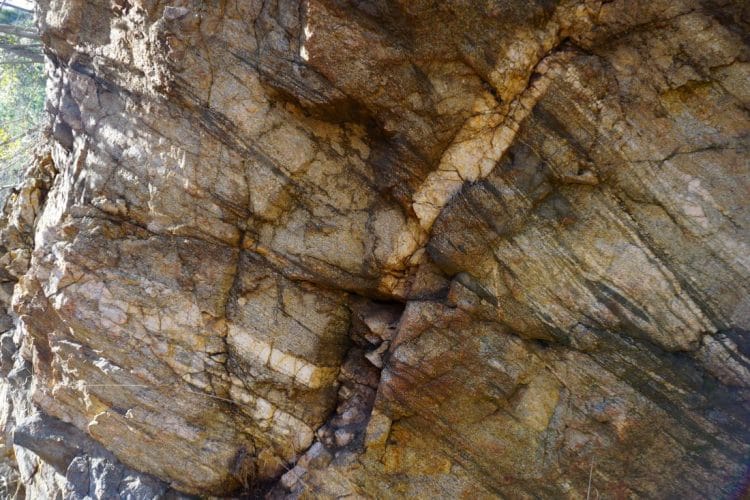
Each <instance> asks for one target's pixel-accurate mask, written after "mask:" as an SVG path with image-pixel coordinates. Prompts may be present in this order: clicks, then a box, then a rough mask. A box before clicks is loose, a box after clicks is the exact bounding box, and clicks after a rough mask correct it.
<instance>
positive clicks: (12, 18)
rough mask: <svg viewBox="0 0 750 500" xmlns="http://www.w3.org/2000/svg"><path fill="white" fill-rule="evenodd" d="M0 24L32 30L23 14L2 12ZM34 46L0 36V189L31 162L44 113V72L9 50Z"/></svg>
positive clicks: (7, 36)
mask: <svg viewBox="0 0 750 500" xmlns="http://www.w3.org/2000/svg"><path fill="white" fill-rule="evenodd" d="M0 24H4V25H6V26H15V27H19V28H20V27H23V28H33V19H32V18H31V16H30V15H29V14H27V13H23V12H19V11H16V10H11V9H2V10H0ZM37 43H38V41H36V40H29V39H27V38H21V37H18V36H15V35H12V34H7V33H0V185H8V184H14V183H16V182H17V181H18V180H19V179H20V176H21V174H22V170H23V169H24V168H25V167H26V166H27V164H28V162H29V160H30V159H31V148H32V146H33V143H34V139H35V137H36V131H37V129H38V127H39V122H40V119H41V116H42V111H43V109H44V86H45V78H44V68H43V65H42V64H39V63H36V62H33V61H32V60H30V59H28V58H25V57H23V55H19V52H17V51H13V50H12V48H13V47H18V46H33V45H34V44H37ZM5 191H6V190H3V192H0V196H2V195H3V194H5Z"/></svg>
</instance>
